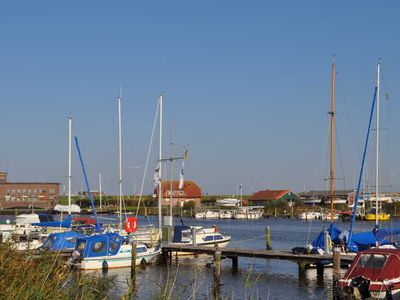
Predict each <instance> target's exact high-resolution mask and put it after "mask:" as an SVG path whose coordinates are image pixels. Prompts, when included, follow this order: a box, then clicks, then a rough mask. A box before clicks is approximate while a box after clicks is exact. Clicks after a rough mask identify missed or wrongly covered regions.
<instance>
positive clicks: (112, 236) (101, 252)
mask: <svg viewBox="0 0 400 300" xmlns="http://www.w3.org/2000/svg"><path fill="white" fill-rule="evenodd" d="M128 244H129V239H128V238H127V237H122V236H120V235H118V234H116V233H105V234H97V235H93V236H89V237H86V238H79V239H78V240H77V242H76V246H75V250H76V251H77V252H78V253H79V254H80V256H81V257H82V258H85V257H99V256H106V255H110V256H112V255H116V254H117V253H118V252H120V250H121V246H122V245H128ZM121 251H124V252H125V251H126V252H131V248H130V247H129V248H127V249H125V250H121ZM142 252H147V247H146V246H145V245H143V244H140V245H138V246H137V248H136V253H142Z"/></svg>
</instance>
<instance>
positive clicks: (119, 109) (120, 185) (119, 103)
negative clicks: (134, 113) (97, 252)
mask: <svg viewBox="0 0 400 300" xmlns="http://www.w3.org/2000/svg"><path fill="white" fill-rule="evenodd" d="M121 101H122V97H121V91H120V93H119V97H118V158H119V219H118V228H119V229H120V230H122V128H121V127H122V126H121Z"/></svg>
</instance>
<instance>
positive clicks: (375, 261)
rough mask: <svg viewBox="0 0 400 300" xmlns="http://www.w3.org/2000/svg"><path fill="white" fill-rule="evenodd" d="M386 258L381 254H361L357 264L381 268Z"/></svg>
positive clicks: (369, 267) (363, 266)
mask: <svg viewBox="0 0 400 300" xmlns="http://www.w3.org/2000/svg"><path fill="white" fill-rule="evenodd" d="M386 259H387V256H386V255H382V254H362V255H361V257H360V259H359V260H358V263H357V265H358V266H360V267H361V268H367V269H382V268H383V265H384V264H385V262H386Z"/></svg>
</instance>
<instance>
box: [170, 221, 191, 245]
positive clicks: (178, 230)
mask: <svg viewBox="0 0 400 300" xmlns="http://www.w3.org/2000/svg"><path fill="white" fill-rule="evenodd" d="M187 229H190V227H189V226H186V225H179V226H175V227H174V238H173V240H172V242H173V243H182V231H183V230H187Z"/></svg>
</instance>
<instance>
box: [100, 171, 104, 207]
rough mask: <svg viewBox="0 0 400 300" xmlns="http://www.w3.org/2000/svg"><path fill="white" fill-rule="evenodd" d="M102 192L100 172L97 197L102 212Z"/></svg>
mask: <svg viewBox="0 0 400 300" xmlns="http://www.w3.org/2000/svg"><path fill="white" fill-rule="evenodd" d="M102 194H103V191H102V182H101V172H100V173H99V197H100V210H103V207H102V197H103V195H102Z"/></svg>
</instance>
